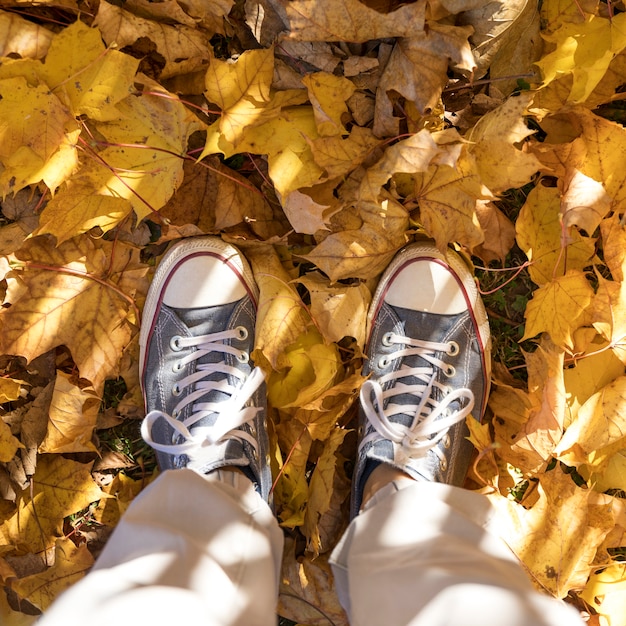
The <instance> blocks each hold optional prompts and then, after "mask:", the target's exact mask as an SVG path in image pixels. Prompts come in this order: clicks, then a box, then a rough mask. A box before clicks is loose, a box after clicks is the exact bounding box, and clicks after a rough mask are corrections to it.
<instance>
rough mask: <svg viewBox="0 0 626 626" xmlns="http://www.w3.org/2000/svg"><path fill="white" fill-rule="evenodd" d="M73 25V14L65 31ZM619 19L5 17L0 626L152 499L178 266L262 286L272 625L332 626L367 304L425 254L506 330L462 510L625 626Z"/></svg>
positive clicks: (354, 3) (544, 9) (523, 0)
mask: <svg viewBox="0 0 626 626" xmlns="http://www.w3.org/2000/svg"><path fill="white" fill-rule="evenodd" d="M78 15H80V19H78ZM625 16H626V14H624V13H622V12H621V9H620V7H619V5H612V4H608V5H607V4H603V3H599V2H594V1H592V0H582V1H579V2H570V1H565V0H545V1H544V2H542V3H540V6H539V3H534V2H531V1H530V0H528V1H527V0H500V1H498V2H494V3H490V4H488V5H484V3H480V2H473V1H472V0H462V1H460V2H456V3H448V2H439V1H438V0H429V1H427V2H426V1H419V2H410V3H403V4H401V3H399V2H395V1H394V0H367V1H365V0H364V1H363V2H361V1H359V0H346V1H344V2H341V3H337V2H334V1H331V0H323V1H318V2H314V3H313V2H309V1H308V0H293V1H292V2H289V3H287V2H282V0H266V1H264V2H260V1H258V0H245V1H243V0H239V1H237V2H233V1H232V0H214V1H212V2H205V3H188V2H186V3H179V2H177V1H175V0H170V1H168V2H163V3H145V2H141V1H139V0H138V1H133V2H127V3H125V4H124V6H123V7H120V6H117V5H114V4H110V3H108V2H106V1H105V0H100V2H91V1H87V2H83V1H82V0H76V1H75V0H68V1H67V2H64V3H63V6H62V8H61V7H59V6H58V3H57V4H53V3H47V2H38V3H37V4H36V5H34V4H33V5H30V4H29V3H26V4H25V3H19V4H17V3H15V4H14V3H11V2H3V3H2V9H1V10H0V33H1V34H2V36H0V42H1V43H0V56H2V63H1V64H0V96H1V98H0V119H2V120H3V124H2V126H1V128H0V134H1V136H2V141H1V142H0V188H1V191H2V194H1V197H2V205H1V208H2V214H1V220H0V277H1V278H2V281H1V282H0V294H1V296H2V298H3V306H2V309H1V310H0V319H1V324H2V333H1V335H0V344H1V345H0V354H1V355H2V356H0V368H1V376H0V410H1V413H0V415H1V416H2V420H0V492H1V493H0V495H1V496H2V499H1V500H0V538H1V539H0V545H1V546H2V549H1V551H0V577H1V578H2V582H3V591H2V593H0V616H2V622H3V623H7V624H30V623H32V622H33V620H34V619H35V618H36V615H37V614H38V613H39V612H41V611H45V609H46V608H47V606H49V604H50V603H51V602H52V601H53V600H54V598H55V597H56V596H57V595H58V594H59V593H60V592H61V591H62V590H63V589H64V588H65V587H66V586H67V585H69V584H72V583H73V582H74V581H75V580H78V579H79V578H80V577H81V576H83V575H84V573H85V572H86V571H88V569H89V567H90V566H91V564H92V563H93V559H94V557H95V556H97V553H98V551H99V549H100V548H101V547H102V545H103V544H104V543H105V542H106V539H107V537H108V535H109V533H110V532H111V529H112V528H113V527H114V526H115V524H116V523H117V521H118V520H119V518H120V516H121V515H122V514H123V512H124V510H125V509H126V508H127V507H128V505H129V503H130V502H131V501H132V499H133V498H134V497H135V496H136V495H137V493H139V492H140V491H141V489H142V488H143V487H144V486H145V485H146V484H148V483H149V482H150V481H151V480H153V479H154V478H155V476H156V473H157V472H156V469H155V464H154V457H153V455H152V454H151V453H150V452H149V450H148V449H147V448H146V447H145V446H144V445H143V444H142V443H141V439H140V437H139V435H138V424H139V421H140V419H141V418H142V416H143V406H142V404H143V403H142V400H141V396H140V392H139V387H138V372H137V353H138V347H137V331H138V327H139V324H140V312H141V308H142V305H143V300H144V298H145V294H146V290H147V286H148V284H149V281H150V277H151V273H152V271H153V270H154V267H155V265H156V263H157V262H158V259H159V257H160V255H161V254H163V252H164V251H165V249H166V247H167V245H168V243H169V242H171V241H174V240H176V239H179V238H181V237H188V236H194V235H198V234H205V233H213V234H218V235H220V236H222V237H223V238H224V239H226V240H228V241H231V242H233V243H235V244H237V245H238V246H240V247H241V248H242V249H243V250H244V252H245V253H246V255H247V256H248V258H249V259H250V262H251V264H252V267H253V270H254V272H255V276H256V279H257V282H258V283H259V287H260V291H261V301H260V306H259V319H258V332H257V345H256V349H255V353H254V358H255V362H256V363H257V364H258V365H260V366H261V367H262V368H263V369H264V370H265V372H266V374H267V380H268V396H269V402H270V435H271V441H272V451H273V453H272V462H273V471H274V476H275V485H274V498H275V502H276V505H277V513H278V516H279V520H280V522H281V524H282V526H283V528H284V530H285V537H286V544H285V560H284V563H283V574H282V582H281V593H280V605H279V612H280V614H281V615H284V616H285V617H287V618H289V619H291V620H294V621H296V622H298V623H302V624H309V625H310V626H315V625H317V624H327V623H329V622H331V623H334V624H342V623H345V616H344V615H343V613H342V611H341V608H340V607H339V605H338V603H337V600H336V597H335V595H334V591H333V589H332V577H331V574H330V570H329V566H328V562H327V556H328V553H329V551H330V549H331V548H332V546H333V545H334V543H335V542H336V540H337V538H338V537H339V536H340V534H341V531H342V530H343V528H345V525H346V523H347V520H346V517H345V510H346V507H345V506H343V505H344V504H345V502H346V500H347V498H348V493H349V485H350V477H351V473H352V463H353V461H352V459H353V458H354V452H355V432H354V425H355V423H354V420H355V414H356V408H355V401H356V398H357V395H358V390H359V388H360V385H361V384H362V382H363V379H362V377H361V375H360V371H361V364H362V349H363V342H364V324H365V315H366V311H367V305H368V302H369V299H370V297H371V293H372V289H373V287H374V286H375V284H376V279H377V277H378V276H379V274H380V272H381V271H382V270H383V269H384V267H385V266H386V264H387V263H388V262H389V260H390V259H391V258H392V257H393V255H394V254H395V252H396V251H397V250H398V249H399V248H400V247H402V246H403V245H404V244H405V243H407V242H408V241H411V240H412V239H413V238H415V237H421V236H428V237H431V238H432V239H434V240H435V242H436V243H437V245H438V246H439V247H440V248H442V249H443V248H445V247H446V246H448V245H451V246H454V247H456V248H457V249H458V250H460V251H461V252H462V253H463V254H465V256H466V257H467V259H468V262H469V260H470V259H471V260H472V261H473V263H474V265H475V267H476V273H477V277H478V281H479V285H480V287H481V291H482V292H483V293H484V299H485V303H486V306H487V308H488V311H489V314H490V321H491V326H492V334H493V344H494V350H493V356H494V368H493V372H494V373H493V381H492V382H493V386H492V389H493V391H492V394H491V398H490V404H489V411H488V415H487V417H486V419H485V421H484V423H483V424H482V425H476V424H472V423H471V426H472V429H471V439H472V441H473V443H474V445H475V447H476V448H477V455H476V462H475V464H474V467H473V469H472V473H471V476H470V479H469V483H468V486H469V487H470V488H472V489H476V490H480V491H482V492H483V493H485V494H486V496H487V497H488V498H490V499H491V501H492V502H493V505H494V507H495V508H496V510H497V511H498V519H499V523H500V528H501V532H502V534H503V536H504V538H505V540H506V541H507V543H508V544H509V545H510V546H511V548H512V550H513V551H514V552H515V553H516V554H517V555H518V556H519V558H520V559H521V560H522V561H523V563H524V566H525V569H526V570H527V572H528V573H529V576H530V577H531V580H533V582H534V583H535V584H536V585H537V587H538V588H540V589H541V590H542V591H544V592H546V593H550V594H553V595H554V596H556V597H560V598H565V599H566V600H567V601H568V602H571V603H572V604H574V605H575V606H576V607H577V608H578V609H579V610H580V611H581V612H582V613H583V614H584V615H585V617H587V618H588V621H589V623H590V624H595V625H605V624H609V623H610V624H611V625H612V626H615V625H616V624H617V625H619V624H626V618H625V617H624V615H625V614H624V611H623V610H622V609H621V607H622V606H623V597H624V594H625V593H626V574H625V568H624V555H625V554H626V547H625V546H626V538H625V537H624V533H625V532H626V509H625V507H624V499H623V496H624V493H626V439H625V437H624V434H623V433H624V432H626V424H624V423H623V421H624V419H625V417H624V416H626V407H625V406H624V403H625V401H626V400H625V399H626V376H625V375H624V364H625V363H626V351H625V347H626V327H625V322H624V319H626V311H624V308H625V307H626V287H624V286H623V285H624V283H623V280H624V272H625V263H626V252H625V251H626V230H625V228H624V219H625V218H624V215H625V213H626V207H625V206H624V204H625V203H626V195H625V192H624V189H625V188H626V187H625V186H624V170H623V167H622V164H623V162H624V153H626V130H625V129H624V127H623V126H622V124H621V123H620V122H621V121H622V120H623V111H622V108H620V105H621V101H622V98H623V94H622V92H623V89H624V85H626V54H625V52H624V49H625V48H626V37H624V35H623V33H622V31H623V30H624V29H623V24H622V22H623V21H624V20H625V19H626V17H625Z"/></svg>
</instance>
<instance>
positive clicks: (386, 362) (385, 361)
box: [378, 356, 391, 370]
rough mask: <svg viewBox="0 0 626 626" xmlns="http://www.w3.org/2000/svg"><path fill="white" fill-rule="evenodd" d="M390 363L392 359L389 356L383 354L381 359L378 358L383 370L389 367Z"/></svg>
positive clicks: (379, 365)
mask: <svg viewBox="0 0 626 626" xmlns="http://www.w3.org/2000/svg"><path fill="white" fill-rule="evenodd" d="M389 363H391V359H389V357H386V356H382V357H380V359H378V367H379V368H380V369H381V370H384V369H385V368H387V367H389Z"/></svg>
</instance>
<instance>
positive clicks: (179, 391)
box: [172, 383, 183, 397]
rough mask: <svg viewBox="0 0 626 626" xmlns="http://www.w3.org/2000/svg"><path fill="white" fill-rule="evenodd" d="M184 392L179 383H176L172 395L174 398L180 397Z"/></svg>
mask: <svg viewBox="0 0 626 626" xmlns="http://www.w3.org/2000/svg"><path fill="white" fill-rule="evenodd" d="M182 392H183V390H182V389H181V388H180V387H179V386H178V383H176V384H175V385H174V386H173V387H172V395H173V396H177V397H178V396H180V394H181V393H182Z"/></svg>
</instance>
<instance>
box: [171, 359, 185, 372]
mask: <svg viewBox="0 0 626 626" xmlns="http://www.w3.org/2000/svg"><path fill="white" fill-rule="evenodd" d="M184 367H185V366H184V365H183V364H182V363H181V362H180V361H176V363H174V365H172V372H174V374H178V372H180V371H181V370H182V369H183V368H184Z"/></svg>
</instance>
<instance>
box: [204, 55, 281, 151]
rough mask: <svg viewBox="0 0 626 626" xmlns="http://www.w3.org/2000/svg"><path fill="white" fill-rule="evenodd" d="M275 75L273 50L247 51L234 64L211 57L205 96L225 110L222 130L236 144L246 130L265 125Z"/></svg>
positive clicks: (222, 116)
mask: <svg viewBox="0 0 626 626" xmlns="http://www.w3.org/2000/svg"><path fill="white" fill-rule="evenodd" d="M273 75H274V51H273V50H272V49H271V48H270V49H267V50H263V49H260V50H247V51H246V52H244V53H243V54H242V55H241V56H240V57H239V58H238V59H237V60H236V61H235V62H234V63H233V62H228V61H222V60H220V59H215V58H211V63H210V65H209V68H208V70H207V73H206V76H205V86H206V91H205V92H204V93H205V96H206V98H207V100H208V101H209V102H212V103H214V104H217V106H218V107H219V108H220V109H221V110H222V113H221V118H220V123H219V126H220V131H221V132H222V133H223V135H224V138H225V139H226V141H228V142H230V143H232V144H233V145H235V146H236V145H237V143H238V142H239V140H240V137H241V134H242V132H243V130H244V129H245V128H246V127H249V126H252V125H254V124H255V122H256V123H262V122H264V121H265V120H264V117H263V115H264V110H265V105H267V103H268V102H269V100H270V86H271V84H272V77H273Z"/></svg>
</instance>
